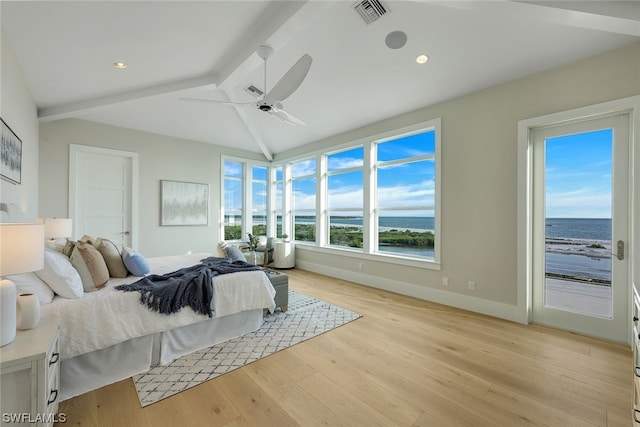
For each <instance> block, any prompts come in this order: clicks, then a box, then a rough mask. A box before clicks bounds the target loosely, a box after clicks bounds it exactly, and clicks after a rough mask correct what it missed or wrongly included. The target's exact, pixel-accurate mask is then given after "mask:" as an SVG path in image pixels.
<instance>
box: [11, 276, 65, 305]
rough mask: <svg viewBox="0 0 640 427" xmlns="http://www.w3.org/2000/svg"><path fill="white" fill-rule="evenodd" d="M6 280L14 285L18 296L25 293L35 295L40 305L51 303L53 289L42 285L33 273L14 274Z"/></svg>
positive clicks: (44, 284)
mask: <svg viewBox="0 0 640 427" xmlns="http://www.w3.org/2000/svg"><path fill="white" fill-rule="evenodd" d="M6 278H7V279H9V280H11V281H12V282H13V284H14V285H16V292H17V293H18V294H22V293H26V292H31V293H33V294H36V296H37V297H38V300H39V301H40V304H41V305H43V304H49V303H50V302H51V301H53V296H54V294H53V289H51V288H50V287H49V285H47V284H46V283H44V282H43V281H42V280H41V279H40V278H39V277H38V276H37V275H36V274H35V273H23V274H14V275H12V276H7V277H6Z"/></svg>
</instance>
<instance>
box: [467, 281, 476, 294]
mask: <svg viewBox="0 0 640 427" xmlns="http://www.w3.org/2000/svg"><path fill="white" fill-rule="evenodd" d="M469 290H470V291H475V290H476V282H474V281H473V280H469Z"/></svg>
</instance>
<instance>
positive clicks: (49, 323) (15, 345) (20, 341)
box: [0, 316, 60, 426]
mask: <svg viewBox="0 0 640 427" xmlns="http://www.w3.org/2000/svg"><path fill="white" fill-rule="evenodd" d="M59 334H60V322H59V320H58V318H56V317H48V316H45V317H43V318H42V319H40V323H39V324H38V326H37V327H35V328H33V329H30V330H28V331H18V332H17V334H16V339H15V340H14V341H13V342H11V343H9V344H7V345H5V346H4V347H0V375H2V378H0V393H1V395H2V401H1V402H0V411H1V416H2V425H25V423H31V424H35V425H37V426H51V425H53V422H54V421H55V417H56V414H57V412H58V395H59V389H60V353H59V351H58V336H59Z"/></svg>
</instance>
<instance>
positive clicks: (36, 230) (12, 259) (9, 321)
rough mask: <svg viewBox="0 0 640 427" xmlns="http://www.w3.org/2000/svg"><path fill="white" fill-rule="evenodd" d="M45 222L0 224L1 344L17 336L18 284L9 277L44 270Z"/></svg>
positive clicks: (7, 342)
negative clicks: (43, 242)
mask: <svg viewBox="0 0 640 427" xmlns="http://www.w3.org/2000/svg"><path fill="white" fill-rule="evenodd" d="M44 228H45V226H44V225H42V224H0V347H2V346H4V345H6V344H9V343H10V342H12V341H13V340H14V339H15V337H16V286H15V285H14V284H13V282H12V281H11V280H9V279H5V278H4V277H5V276H9V275H12V274H21V273H29V272H32V271H38V270H42V268H43V267H44V245H43V244H42V241H43V240H44Z"/></svg>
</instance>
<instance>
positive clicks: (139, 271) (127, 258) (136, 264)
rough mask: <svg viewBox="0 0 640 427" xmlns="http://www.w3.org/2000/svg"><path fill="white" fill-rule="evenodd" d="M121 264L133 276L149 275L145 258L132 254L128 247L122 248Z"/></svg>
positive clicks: (149, 270)
mask: <svg viewBox="0 0 640 427" xmlns="http://www.w3.org/2000/svg"><path fill="white" fill-rule="evenodd" d="M122 262H124V266H125V267H127V270H129V273H131V274H133V275H134V276H138V277H143V276H146V275H147V274H149V273H151V269H150V268H149V264H148V263H147V260H146V259H145V257H143V256H142V255H140V254H139V253H137V252H134V250H133V249H131V248H129V247H126V246H125V247H123V248H122Z"/></svg>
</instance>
